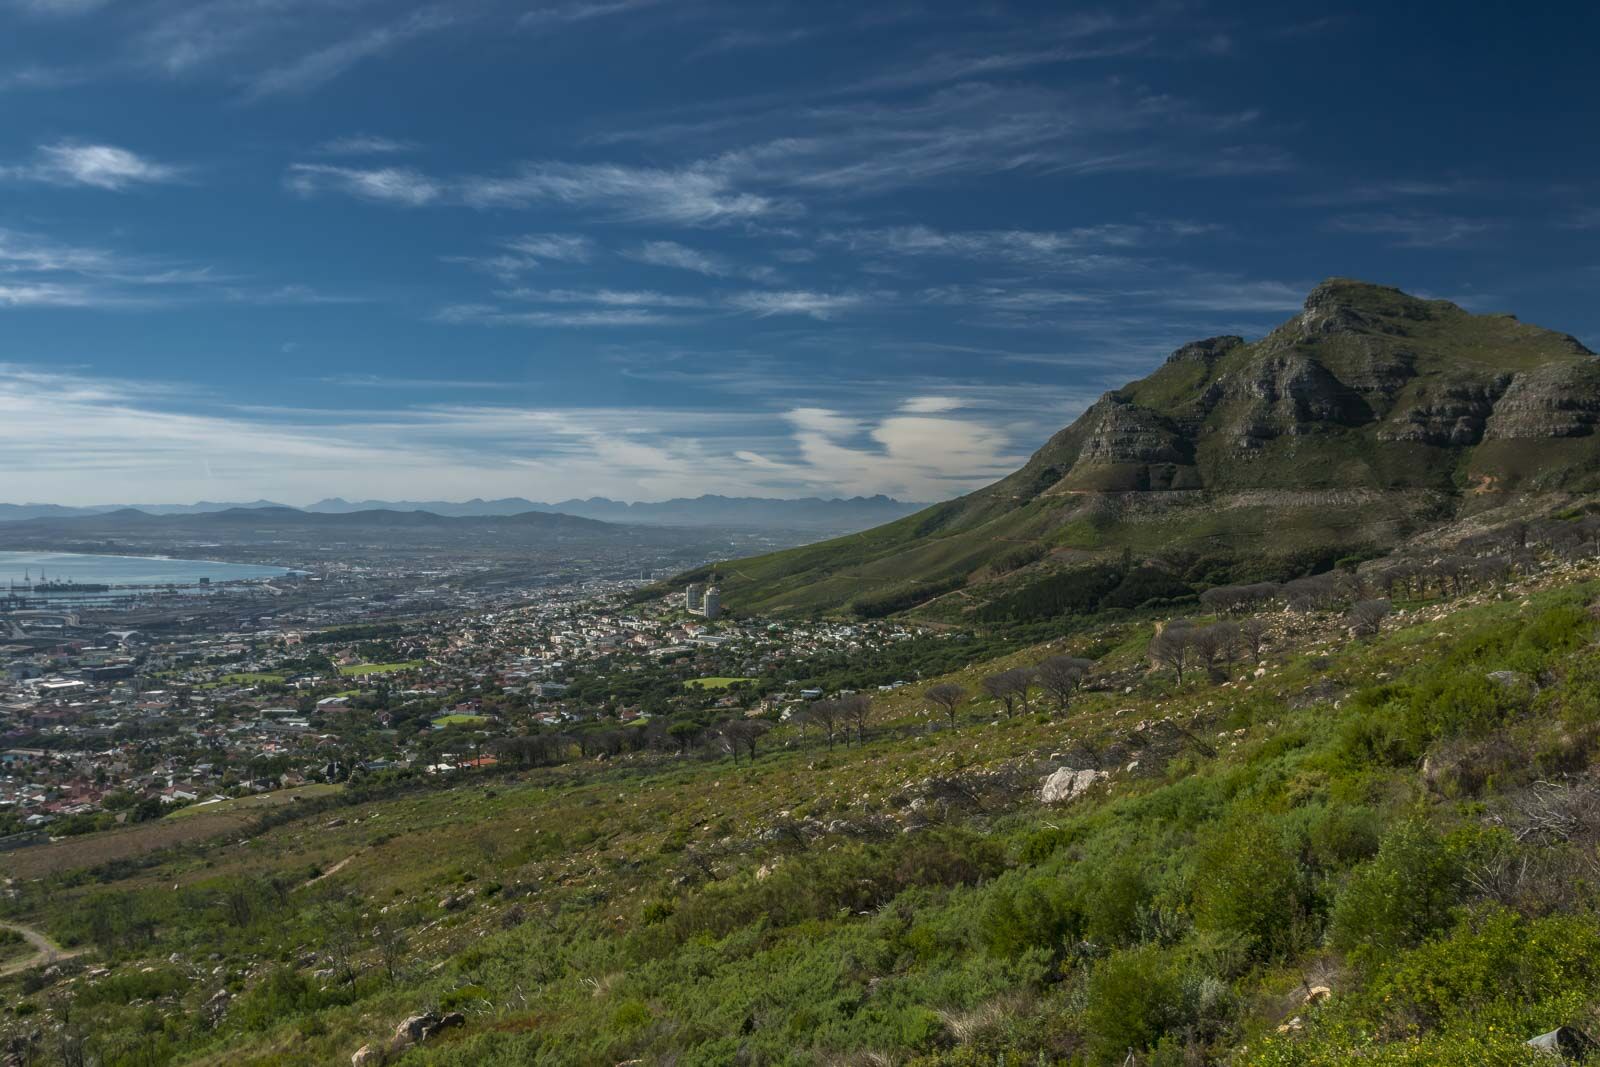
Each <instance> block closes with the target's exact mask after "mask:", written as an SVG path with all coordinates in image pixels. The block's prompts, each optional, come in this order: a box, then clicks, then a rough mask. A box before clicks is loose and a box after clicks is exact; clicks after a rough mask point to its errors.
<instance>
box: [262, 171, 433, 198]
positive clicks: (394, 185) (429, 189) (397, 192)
mask: <svg viewBox="0 0 1600 1067" xmlns="http://www.w3.org/2000/svg"><path fill="white" fill-rule="evenodd" d="M285 181H286V183H287V184H288V186H289V188H290V189H292V190H294V191H295V192H297V193H299V194H300V195H302V196H311V195H313V194H315V193H319V192H323V191H326V190H330V189H332V190H336V191H339V192H343V193H348V194H349V195H351V196H355V197H359V198H361V199H363V200H375V201H378V202H380V203H385V204H401V205H404V206H406V207H421V206H423V205H424V204H429V203H432V202H433V201H435V200H437V199H438V198H439V197H440V196H441V195H443V190H442V189H441V188H440V186H439V185H438V183H437V182H435V181H433V179H431V178H429V177H427V176H426V175H424V174H421V173H420V172H418V171H415V170H412V169H410V168H409V167H378V168H376V169H372V170H361V169H358V168H354V167H335V166H332V165H329V164H323V163H295V164H293V165H291V166H290V168H289V176H288V178H287V179H285Z"/></svg>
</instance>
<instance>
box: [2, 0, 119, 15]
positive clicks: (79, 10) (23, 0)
mask: <svg viewBox="0 0 1600 1067" xmlns="http://www.w3.org/2000/svg"><path fill="white" fill-rule="evenodd" d="M107 2H108V0H13V5H12V6H14V7H18V8H21V9H22V10H23V11H27V12H29V13H31V14H35V15H50V16H62V17H66V16H72V15H86V14H88V13H89V12H91V11H97V10H99V9H100V8H102V7H104V6H105V5H106V4H107Z"/></svg>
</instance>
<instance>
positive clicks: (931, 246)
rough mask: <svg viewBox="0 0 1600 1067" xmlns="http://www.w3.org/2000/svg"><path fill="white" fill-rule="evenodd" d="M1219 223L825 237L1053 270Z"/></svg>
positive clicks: (860, 247) (1106, 265)
mask: <svg viewBox="0 0 1600 1067" xmlns="http://www.w3.org/2000/svg"><path fill="white" fill-rule="evenodd" d="M1222 229H1223V228H1222V226H1220V225H1219V224H1216V223H1203V222H1189V221H1184V220H1157V221H1148V222H1139V223H1102V224H1099V225H1095V226H1083V227H1078V228H1076V229H1072V230H967V231H949V230H939V229H935V228H934V227H931V226H926V225H920V224H919V225H909V226H893V227H888V228H884V229H876V230H848V231H844V232H842V233H834V234H828V235H825V237H824V239H825V240H826V241H827V242H829V243H831V244H837V245H842V246H844V247H847V248H850V249H852V250H854V251H858V252H867V253H872V254H884V255H892V256H942V257H955V258H961V259H977V260H989V261H993V262H1000V263H1011V264H1017V265H1022V266H1028V267H1033V268H1049V269H1053V270H1075V271H1105V270H1107V269H1111V268H1117V267H1127V266H1129V265H1130V263H1131V261H1130V260H1129V259H1128V255H1129V254H1130V253H1131V252H1133V251H1134V250H1136V249H1141V248H1146V247H1149V246H1152V245H1164V244H1171V243H1174V242H1176V241H1180V240H1185V239H1189V238H1195V237H1202V236H1215V235H1217V234H1219V233H1221V232H1222Z"/></svg>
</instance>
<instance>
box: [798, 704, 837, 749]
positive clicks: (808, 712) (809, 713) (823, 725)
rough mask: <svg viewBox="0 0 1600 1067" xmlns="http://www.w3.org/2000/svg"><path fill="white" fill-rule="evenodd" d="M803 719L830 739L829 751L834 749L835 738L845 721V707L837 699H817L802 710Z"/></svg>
mask: <svg viewBox="0 0 1600 1067" xmlns="http://www.w3.org/2000/svg"><path fill="white" fill-rule="evenodd" d="M801 716H802V721H803V722H805V723H808V724H810V725H812V726H815V727H816V728H817V729H818V730H820V731H822V734H823V736H825V737H826V738H827V739H828V751H830V752H831V751H833V740H834V737H835V736H836V735H837V734H838V732H839V726H840V724H841V723H842V722H843V721H844V709H843V708H841V707H840V706H839V702H838V701H837V700H816V701H812V702H811V704H809V705H807V707H806V709H805V710H804V711H803V712H801Z"/></svg>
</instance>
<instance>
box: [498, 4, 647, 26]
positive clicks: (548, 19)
mask: <svg viewBox="0 0 1600 1067" xmlns="http://www.w3.org/2000/svg"><path fill="white" fill-rule="evenodd" d="M663 3H665V0H569V2H567V3H557V4H548V3H547V4H541V5H540V6H538V7H535V8H533V9H532V10H531V11H526V12H524V13H523V14H522V16H521V18H520V19H519V20H518V21H519V23H520V24H521V25H522V26H525V27H530V28H538V27H550V26H562V25H569V24H571V23H575V22H589V21H592V20H594V19H604V18H612V17H614V16H617V15H627V14H631V13H633V12H636V11H644V10H646V9H648V8H652V7H660V6H662V4H663Z"/></svg>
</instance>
